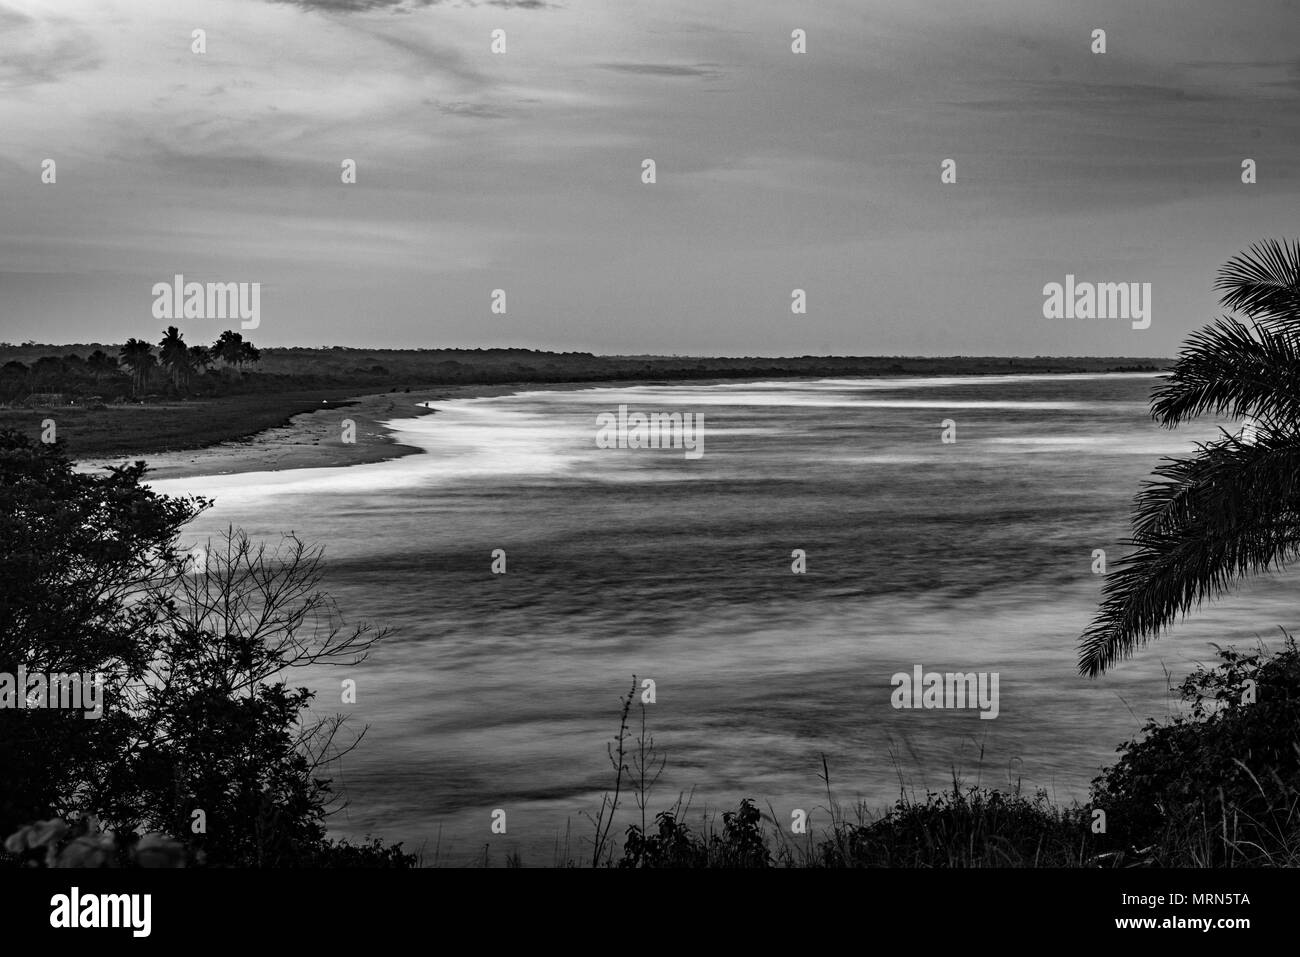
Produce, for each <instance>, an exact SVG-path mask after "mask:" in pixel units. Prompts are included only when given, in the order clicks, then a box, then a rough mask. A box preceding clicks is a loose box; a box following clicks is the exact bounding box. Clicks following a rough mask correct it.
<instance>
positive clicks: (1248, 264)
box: [1214, 239, 1300, 329]
mask: <svg viewBox="0 0 1300 957" xmlns="http://www.w3.org/2000/svg"><path fill="white" fill-rule="evenodd" d="M1214 288H1215V289H1219V290H1221V291H1222V292H1223V295H1222V297H1221V298H1220V300H1219V301H1220V302H1221V303H1223V305H1224V306H1226V307H1228V308H1229V309H1237V310H1240V311H1241V312H1244V313H1245V314H1246V315H1248V316H1250V317H1252V318H1254V319H1258V320H1260V321H1262V322H1276V323H1281V324H1283V325H1286V326H1289V327H1291V328H1293V329H1295V328H1300V240H1295V241H1293V242H1287V241H1286V240H1284V239H1283V240H1278V239H1268V240H1265V241H1264V242H1260V243H1254V244H1252V245H1251V247H1250V251H1249V252H1245V253H1238V254H1237V255H1236V256H1233V257H1232V258H1231V259H1229V260H1228V261H1227V262H1226V263H1224V265H1223V266H1222V267H1221V268H1220V269H1219V274H1218V277H1217V278H1216V279H1215V281H1214Z"/></svg>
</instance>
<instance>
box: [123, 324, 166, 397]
mask: <svg viewBox="0 0 1300 957" xmlns="http://www.w3.org/2000/svg"><path fill="white" fill-rule="evenodd" d="M118 357H119V358H120V359H121V362H122V364H123V365H124V366H126V367H127V369H129V370H130V371H131V394H132V395H139V394H140V392H142V391H143V390H144V388H145V386H147V385H148V383H149V370H150V369H151V368H152V367H153V366H154V365H155V364H156V362H157V360H156V359H155V358H154V354H153V346H151V345H150V344H149V343H147V342H145V341H144V340H143V339H136V338H131V339H128V340H126V345H124V346H122V348H121V349H120V350H119V351H118Z"/></svg>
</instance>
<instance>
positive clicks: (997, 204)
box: [0, 0, 1300, 355]
mask: <svg viewBox="0 0 1300 957" xmlns="http://www.w3.org/2000/svg"><path fill="white" fill-rule="evenodd" d="M196 28H202V29H204V30H205V31H206V33H207V52H206V53H205V54H195V53H193V52H191V43H192V40H191V34H192V31H193V30H194V29H196ZM795 28H801V29H803V30H805V31H806V33H807V48H808V52H807V53H806V54H802V55H798V54H794V53H792V52H791V49H790V47H791V39H790V34H791V31H792V30H793V29H795ZM1096 28H1102V29H1105V30H1106V44H1107V52H1106V53H1105V54H1104V55H1098V54H1094V53H1093V52H1092V51H1091V49H1090V47H1091V44H1092V39H1091V33H1092V31H1093V30H1094V29H1096ZM494 29H502V30H504V31H505V32H506V44H507V52H506V53H505V54H503V55H501V54H493V53H492V52H491V50H490V43H491V36H490V35H491V32H492V31H493V30H494ZM1297 94H1300V2H1297V0H1277V2H1263V0H1245V2H1239V3H1234V4H1228V3H1223V2H1222V0H1177V2H1149V0H1144V2H1142V3H1140V4H1138V3H1134V2H1133V0H1100V2H1088V3H1078V4H1076V3H1065V2H1063V0H1038V2H1031V0H981V2H971V0H959V2H949V0H889V2H835V0H805V2H798V0H736V2H730V0H727V2H723V0H653V2H638V3H633V2H629V0H587V2H576V0H564V2H556V3H549V2H547V3H543V2H540V0H522V2H512V0H495V2H494V0H484V2H475V3H470V2H456V0H446V2H420V0H400V2H391V0H298V2H284V0H206V2H200V0H165V2H162V0H156V2H155V0H30V2H29V0H0V339H3V340H7V341H10V342H19V341H24V340H28V339H35V340H36V341H38V342H77V341H91V340H93V341H106V342H120V341H123V340H124V339H125V338H127V337H128V336H133V335H135V336H141V337H144V338H148V339H152V340H156V339H157V338H158V337H159V335H160V333H161V326H162V325H163V323H160V322H159V321H158V320H157V319H155V318H154V317H153V315H152V313H151V309H152V305H153V296H152V292H151V287H152V286H153V284H154V283H156V282H160V281H170V279H171V277H172V276H173V275H174V274H176V273H182V274H184V276H185V277H186V279H187V280H196V281H200V282H207V281H238V282H260V283H262V300H261V326H260V328H258V329H257V330H256V331H254V332H250V333H248V335H249V337H250V338H252V339H253V341H254V342H256V343H258V344H259V345H315V344H342V345H354V346H401V347H432V346H465V347H479V346H482V347H487V346H504V345H521V346H531V347H537V348H546V349H557V350H589V351H595V352H607V353H609V352H624V353H642V352H653V353H672V354H724V355H746V354H753V355H758V354H762V355H779V354H794V355H803V354H809V353H812V354H823V353H836V354H857V355H871V354H900V353H901V354H928V355H953V354H982V355H989V354H1008V355H1035V354H1058V355H1059V354H1104V355H1115V354H1126V355H1169V354H1172V353H1173V352H1174V351H1175V350H1176V349H1177V347H1178V343H1179V341H1180V340H1181V339H1182V337H1183V336H1184V335H1185V334H1186V333H1187V332H1188V331H1190V330H1191V329H1193V328H1195V327H1197V326H1200V325H1202V324H1204V323H1206V322H1208V321H1210V320H1212V319H1213V318H1215V317H1216V316H1217V315H1218V313H1219V310H1218V307H1217V303H1216V297H1215V295H1214V292H1213V289H1212V286H1211V284H1212V281H1213V277H1214V271H1215V269H1216V268H1217V267H1218V265H1219V264H1220V263H1221V262H1222V261H1223V260H1225V259H1226V258H1228V257H1229V256H1231V255H1232V254H1234V253H1235V252H1237V251H1238V250H1240V249H1242V248H1244V247H1246V246H1248V245H1249V244H1250V243H1251V242H1252V241H1254V240H1257V239H1260V238H1264V237H1269V236H1275V237H1296V236H1298V235H1300V202H1298V199H1300V175H1298V173H1297V164H1298V163H1300V110H1298V109H1297ZM647 157H649V158H653V159H654V160H655V162H656V164H657V176H658V182H657V183H656V184H654V185H644V184H643V183H642V182H641V162H642V160H643V159H645V158H647ZM1247 157H1249V158H1252V159H1254V160H1256V161H1257V164H1258V180H1259V182H1258V183H1257V184H1255V185H1244V184H1242V182H1241V161H1242V160H1243V159H1244V158H1247ZM46 158H52V159H54V160H55V161H56V163H57V182H56V184H54V185H45V184H42V182H41V163H42V161H43V160H44V159H46ZM945 158H952V159H954V160H956V162H957V183H956V184H955V185H944V184H941V183H940V164H941V162H942V161H943V160H944V159H945ZM344 159H354V160H355V161H356V163H357V170H358V173H357V180H358V181H357V183H356V185H344V184H343V183H341V182H340V172H341V169H340V164H341V162H342V161H343V160H344ZM1067 273H1073V274H1074V275H1075V276H1076V278H1077V279H1078V280H1091V281H1098V282H1150V283H1151V284H1152V323H1151V327H1150V328H1149V329H1146V330H1134V329H1132V328H1131V325H1130V323H1128V322H1125V321H1122V320H1121V321H1116V320H1100V319H1095V320H1056V321H1052V320H1048V319H1044V318H1043V314H1042V307H1043V299H1044V296H1043V286H1044V285H1045V284H1047V283H1050V282H1063V281H1064V279H1065V276H1066V274H1067ZM796 287H797V288H803V289H805V290H806V291H807V297H808V314H807V315H803V316H799V315H793V314H792V313H791V310H790V294H791V290H792V289H794V288H796ZM496 288H502V289H504V290H505V291H506V296H507V300H506V301H507V313H506V315H493V314H492V313H491V312H490V310H489V305H490V295H491V292H492V290H493V289H496ZM177 324H178V325H180V326H181V329H182V331H183V332H184V333H185V335H186V337H187V339H189V340H190V341H192V342H200V341H207V340H209V339H211V338H214V337H215V336H216V334H217V333H218V332H220V327H222V326H223V325H230V323H225V324H222V323H221V322H220V321H219V320H197V319H190V320H183V321H180V322H178V323H177Z"/></svg>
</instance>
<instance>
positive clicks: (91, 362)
mask: <svg viewBox="0 0 1300 957" xmlns="http://www.w3.org/2000/svg"><path fill="white" fill-rule="evenodd" d="M86 368H87V369H89V370H90V371H91V372H92V373H93V374H94V376H95V385H96V386H98V385H99V384H100V383H101V382H103V381H104V376H106V375H112V374H113V373H115V372H117V363H116V362H114V361H113V357H112V356H110V355H109V354H108V353H106V352H105V351H104V350H103V349H96V350H95V351H94V352H92V353H91V354H90V355H88V356H86Z"/></svg>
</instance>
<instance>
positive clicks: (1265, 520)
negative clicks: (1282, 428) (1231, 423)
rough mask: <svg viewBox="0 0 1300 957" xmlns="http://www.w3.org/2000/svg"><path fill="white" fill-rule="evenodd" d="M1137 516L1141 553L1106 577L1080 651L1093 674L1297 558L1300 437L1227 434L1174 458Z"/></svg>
mask: <svg viewBox="0 0 1300 957" xmlns="http://www.w3.org/2000/svg"><path fill="white" fill-rule="evenodd" d="M1167 461H1168V462H1169V464H1168V465H1167V466H1166V467H1164V468H1163V469H1161V470H1159V471H1158V473H1157V474H1158V475H1161V476H1163V477H1164V478H1166V479H1168V480H1169V481H1166V482H1159V483H1150V484H1149V486H1148V487H1147V488H1146V489H1145V490H1144V491H1143V492H1142V493H1141V494H1140V495H1139V497H1138V502H1137V504H1136V510H1135V520H1134V537H1133V539H1132V540H1131V541H1130V542H1129V544H1131V545H1134V546H1136V551H1135V552H1133V553H1132V554H1130V555H1128V556H1126V557H1124V558H1122V559H1120V560H1119V561H1118V562H1116V563H1115V565H1114V570H1113V571H1112V573H1111V574H1110V575H1109V576H1108V577H1107V581H1106V585H1105V587H1104V589H1103V600H1102V604H1101V609H1100V611H1099V612H1098V614H1097V617H1096V619H1095V620H1094V621H1093V624H1092V626H1091V627H1090V628H1089V630H1088V631H1087V632H1085V633H1084V636H1083V639H1082V641H1081V642H1080V646H1079V672H1080V673H1081V674H1083V675H1087V676H1091V677H1095V676H1097V675H1098V674H1101V673H1102V672H1104V671H1106V670H1107V668H1109V667H1110V666H1111V665H1112V664H1114V663H1115V662H1116V661H1117V660H1119V659H1121V658H1127V657H1129V656H1131V655H1132V653H1133V651H1134V650H1135V649H1136V648H1137V647H1138V646H1139V645H1141V644H1145V643H1146V642H1147V641H1148V640H1150V639H1152V638H1155V637H1157V636H1158V635H1159V634H1160V632H1161V631H1163V630H1164V629H1166V628H1167V627H1168V626H1169V625H1170V624H1172V623H1173V622H1174V620H1176V619H1177V618H1178V617H1179V616H1181V615H1183V614H1186V613H1187V612H1188V611H1189V610H1190V609H1191V608H1192V606H1193V605H1199V604H1200V603H1201V602H1202V601H1204V600H1206V599H1207V598H1212V597H1217V596H1219V595H1221V594H1223V593H1224V592H1225V591H1226V590H1227V589H1229V588H1230V587H1231V586H1232V585H1233V584H1235V583H1236V582H1237V581H1239V580H1241V579H1242V578H1245V577H1247V576H1248V575H1251V574H1258V573H1261V572H1267V571H1271V570H1278V569H1281V568H1283V567H1284V566H1285V565H1286V564H1287V563H1288V562H1289V561H1291V560H1293V559H1294V558H1296V557H1297V555H1300V438H1298V437H1297V436H1295V435H1294V434H1291V433H1285V432H1276V431H1267V430H1266V431H1264V432H1262V433H1260V436H1259V439H1258V440H1257V441H1256V442H1254V443H1249V444H1248V443H1244V442H1241V441H1239V440H1238V439H1235V438H1232V437H1228V438H1226V439H1225V440H1224V441H1222V442H1218V443H1214V444H1210V445H1204V446H1202V447H1201V449H1200V453H1199V454H1198V455H1197V456H1196V457H1195V458H1191V459H1172V460H1167Z"/></svg>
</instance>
